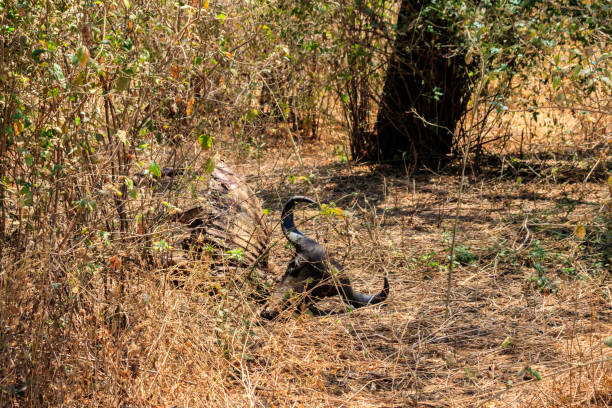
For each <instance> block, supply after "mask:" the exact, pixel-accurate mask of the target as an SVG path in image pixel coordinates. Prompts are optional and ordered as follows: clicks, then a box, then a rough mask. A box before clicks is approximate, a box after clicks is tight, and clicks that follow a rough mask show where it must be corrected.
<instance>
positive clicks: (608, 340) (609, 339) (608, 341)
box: [604, 336, 612, 347]
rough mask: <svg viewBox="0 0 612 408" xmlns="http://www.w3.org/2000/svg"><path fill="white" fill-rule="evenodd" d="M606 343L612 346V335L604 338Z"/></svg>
mask: <svg viewBox="0 0 612 408" xmlns="http://www.w3.org/2000/svg"><path fill="white" fill-rule="evenodd" d="M604 344H605V345H606V346H608V347H612V336H608V337H606V338H605V339H604Z"/></svg>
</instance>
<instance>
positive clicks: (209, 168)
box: [204, 158, 215, 174]
mask: <svg viewBox="0 0 612 408" xmlns="http://www.w3.org/2000/svg"><path fill="white" fill-rule="evenodd" d="M214 170H215V162H214V160H213V159H211V158H208V160H206V167H205V168H204V171H205V172H206V174H210V173H212V172H213V171H214Z"/></svg>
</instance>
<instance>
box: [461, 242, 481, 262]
mask: <svg viewBox="0 0 612 408" xmlns="http://www.w3.org/2000/svg"><path fill="white" fill-rule="evenodd" d="M477 260H478V256H476V255H474V254H472V253H471V252H470V250H469V249H468V248H467V247H466V246H465V245H461V244H458V245H457V246H455V262H458V263H459V264H461V265H469V264H471V263H472V262H475V261H477Z"/></svg>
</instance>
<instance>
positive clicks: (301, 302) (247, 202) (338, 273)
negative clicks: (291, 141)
mask: <svg viewBox="0 0 612 408" xmlns="http://www.w3.org/2000/svg"><path fill="white" fill-rule="evenodd" d="M179 173H180V172H177V171H164V175H166V174H168V175H169V176H171V177H175V176H176V175H177V174H179ZM199 200H200V203H201V204H199V205H196V206H193V207H192V208H190V209H189V210H186V211H181V212H179V213H178V214H176V215H175V216H174V217H173V219H174V220H175V221H178V222H180V223H182V224H184V225H186V227H187V229H188V230H189V231H190V237H189V238H187V239H184V240H183V244H182V247H183V248H184V249H194V247H202V246H203V245H204V246H208V247H209V248H210V247H213V248H215V250H216V255H217V256H216V257H217V259H221V261H222V262H220V263H219V264H218V265H217V266H218V267H221V266H222V265H221V263H222V264H223V266H224V267H228V264H230V265H232V264H233V266H237V267H243V268H249V269H251V270H253V268H258V269H259V270H260V271H262V272H263V273H264V276H265V274H266V273H269V272H270V270H271V269H272V268H271V266H270V265H268V251H269V248H270V245H269V239H270V230H269V228H268V225H267V224H266V223H265V220H264V219H263V214H264V212H263V210H262V208H261V204H260V201H259V199H258V198H257V197H256V196H255V195H254V194H253V192H252V190H251V189H250V188H249V187H248V186H247V185H246V184H245V183H244V182H243V181H242V179H241V178H240V177H238V176H237V175H236V173H235V172H234V171H233V170H232V169H231V168H230V167H229V166H227V165H226V164H224V163H223V162H218V163H217V165H216V167H215V169H214V171H213V172H212V173H211V178H210V182H209V185H208V188H207V189H206V191H205V192H203V194H202V197H201V198H200V199H199ZM298 202H304V203H315V202H314V201H313V200H311V199H309V198H306V197H301V196H296V197H292V198H290V199H289V200H288V201H287V202H286V204H285V205H284V207H283V211H282V216H281V227H282V230H283V233H284V235H285V237H286V238H287V240H288V241H289V242H290V243H291V244H292V245H293V246H294V247H295V250H296V253H295V256H294V257H293V259H292V260H291V261H290V262H289V265H288V267H287V270H286V272H285V274H284V275H283V277H282V278H281V280H280V282H279V283H278V284H277V285H276V287H275V288H274V290H273V291H272V296H271V297H270V300H271V301H270V302H269V303H268V304H267V305H266V307H265V308H264V311H263V312H262V316H263V317H265V318H274V317H275V316H277V315H278V313H279V312H280V311H281V310H283V309H287V308H290V307H292V305H293V306H295V307H297V308H299V309H302V308H307V309H309V310H311V311H312V312H313V313H314V314H317V315H319V314H322V313H323V312H321V311H319V310H318V309H317V308H316V306H315V302H316V301H317V300H319V299H322V298H326V297H330V296H335V295H339V296H340V297H341V298H342V299H343V300H344V301H345V302H346V303H348V304H349V305H350V306H352V307H361V306H366V305H370V304H375V303H380V302H382V301H384V300H385V299H386V298H387V295H388V293H389V282H388V281H387V278H386V277H385V278H384V287H383V290H382V291H381V292H380V293H378V294H376V295H367V294H362V293H359V292H356V291H355V290H354V289H353V288H352V286H351V283H350V280H349V278H348V277H347V276H346V275H345V274H344V272H343V270H342V266H341V265H340V264H338V263H337V262H336V261H334V260H333V259H331V258H330V257H329V255H328V253H327V251H326V250H325V248H324V247H323V246H322V245H320V244H319V243H318V242H316V241H315V240H314V239H312V238H310V237H307V236H305V235H304V234H303V233H302V232H300V231H299V230H298V229H297V228H296V226H295V223H294V220H293V209H294V206H295V204H296V203H298ZM315 204H316V203H315ZM236 252H239V253H240V256H239V257H230V259H228V257H227V256H226V255H227V254H228V253H234V254H236ZM183 261H185V260H183ZM291 294H295V295H296V297H297V298H298V299H297V301H296V300H295V299H294V298H293V297H292V296H291Z"/></svg>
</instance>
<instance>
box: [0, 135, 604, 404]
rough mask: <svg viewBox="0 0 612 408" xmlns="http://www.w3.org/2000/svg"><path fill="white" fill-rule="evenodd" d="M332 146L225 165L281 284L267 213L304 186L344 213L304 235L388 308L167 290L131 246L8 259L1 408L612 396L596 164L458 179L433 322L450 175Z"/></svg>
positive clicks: (219, 288)
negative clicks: (263, 305)
mask: <svg viewBox="0 0 612 408" xmlns="http://www.w3.org/2000/svg"><path fill="white" fill-rule="evenodd" d="M339 142H341V139H334V138H332V137H327V138H325V139H324V140H322V141H320V143H317V144H316V145H304V146H302V147H301V148H302V152H300V158H301V161H302V163H303V166H301V165H300V164H299V163H298V160H297V157H296V152H295V151H294V150H293V147H292V145H291V144H289V143H286V144H284V143H279V144H278V145H277V146H276V147H271V148H269V149H268V150H263V151H261V152H260V154H261V155H260V157H259V158H258V159H253V158H251V157H248V155H247V154H246V153H245V152H244V151H239V150H234V151H233V152H227V153H226V156H227V157H233V158H234V159H233V161H234V162H235V163H234V164H235V165H236V166H237V167H238V168H239V170H240V172H242V173H243V174H245V176H246V177H247V179H248V180H249V182H250V184H251V185H252V186H253V187H254V189H255V190H256V193H257V194H258V195H259V196H260V197H262V198H263V200H264V207H266V208H269V209H270V210H271V211H270V214H269V216H268V221H269V222H270V223H272V224H274V226H275V227H274V229H273V230H274V232H273V241H274V242H275V244H276V245H275V246H274V247H273V250H272V263H273V264H274V265H275V269H276V270H277V272H278V274H279V275H280V274H281V273H282V270H283V268H284V265H285V264H286V262H287V261H288V260H289V258H290V256H291V252H290V250H288V249H283V246H284V239H283V238H282V236H281V234H280V232H279V228H277V227H278V226H277V225H276V224H275V223H276V222H277V220H278V219H279V207H280V204H281V203H282V200H284V199H285V198H286V197H288V196H290V195H292V194H304V195H309V196H312V197H316V198H317V199H318V200H319V201H320V202H322V203H326V204H330V203H331V202H334V203H335V205H337V206H338V207H339V208H342V209H343V216H342V217H335V216H317V214H318V213H317V212H315V211H314V210H312V209H310V210H305V211H303V212H302V211H300V212H299V213H298V215H297V217H298V219H299V220H301V221H303V220H308V221H306V222H304V224H303V225H302V227H301V229H303V230H305V231H307V232H308V233H309V234H310V235H312V236H313V237H315V238H316V239H318V240H319V241H320V242H323V243H325V245H326V246H327V247H328V248H329V249H330V251H332V253H333V254H334V256H335V258H336V259H337V260H339V261H341V262H343V263H344V264H345V268H346V270H347V272H348V274H349V275H350V276H351V278H352V279H353V282H354V284H355V286H356V287H357V288H358V289H360V290H362V291H365V292H374V291H378V290H380V287H381V286H382V276H383V274H384V273H386V274H388V276H389V280H390V282H391V295H390V298H389V300H388V301H387V302H386V303H385V304H383V305H377V306H374V307H369V308H365V309H360V310H355V311H352V312H350V313H344V314H339V315H332V316H328V317H323V318H312V317H310V316H308V315H301V316H297V315H293V316H292V315H290V314H289V313H287V314H286V315H285V316H284V318H282V319H279V320H277V321H273V322H267V321H262V320H260V319H259V318H258V312H259V309H260V306H259V305H258V304H257V303H256V302H254V301H253V300H252V299H251V298H249V293H250V292H251V291H252V288H251V287H250V286H249V283H248V280H247V279H246V277H245V275H244V274H231V273H225V274H219V273H218V272H215V271H211V270H210V268H209V267H208V266H207V265H206V263H198V262H194V263H193V264H192V265H190V266H189V271H188V272H189V273H188V274H187V275H184V276H183V277H182V279H183V280H184V282H183V284H182V286H180V287H177V286H176V285H174V284H173V283H172V281H173V280H175V279H176V273H175V272H173V271H169V270H166V269H163V268H161V267H159V268H151V267H149V266H145V265H147V264H146V263H142V262H140V261H139V260H138V257H134V256H130V254H129V247H126V248H124V251H122V252H120V253H118V254H116V253H113V254H108V257H109V259H108V262H107V263H100V264H99V265H98V266H96V267H93V268H91V269H86V270H85V269H77V268H76V266H75V265H77V264H82V262H81V261H82V259H81V258H86V257H87V254H84V253H80V252H79V251H78V250H77V251H74V253H70V254H69V256H67V254H65V253H64V254H54V253H53V252H52V251H51V250H50V249H48V247H49V245H47V244H44V243H41V245H39V247H38V250H37V252H36V253H32V254H29V256H27V257H25V256H21V257H20V256H19V255H18V254H14V253H11V252H8V251H5V252H4V259H3V260H2V263H3V264H2V270H3V271H4V272H3V273H2V275H1V276H0V284H1V285H2V293H3V294H4V295H3V299H2V303H1V309H0V310H1V311H2V313H1V316H2V317H1V320H2V327H3V332H2V335H1V338H0V339H1V340H2V353H3V354H2V364H3V369H2V371H1V373H2V376H1V377H0V386H1V387H2V388H1V392H2V394H1V395H2V397H1V398H0V401H2V403H1V404H0V406H3V407H4V406H6V407H9V406H15V407H17V406H34V405H42V406H60V405H62V404H63V406H69V407H79V406H105V407H106V406H126V407H127V406H130V407H173V406H177V407H200V406H202V407H204V406H211V407H213V406H214V407H217V406H218V407H222V406H232V407H235V406H245V407H247V406H249V407H297V406H303V407H340V406H359V407H370V406H371V407H404V406H421V407H428V406H430V407H441V406H445V407H464V406H486V407H523V406H534V407H566V406H576V407H578V406H580V407H582V406H590V407H606V406H610V405H612V400H611V399H610V395H612V362H611V361H610V358H611V357H612V349H610V348H607V347H606V346H604V344H603V339H604V338H605V337H606V336H610V335H611V334H612V303H611V300H610V299H611V294H610V272H609V270H607V269H606V268H609V264H606V260H605V259H604V258H605V256H606V255H605V254H604V253H603V252H602V251H604V250H606V249H605V248H606V247H605V244H604V245H603V246H598V245H599V244H600V243H601V240H602V239H603V238H602V235H603V234H604V233H605V231H606V225H605V211H606V209H605V205H604V203H605V201H606V200H609V191H608V188H607V186H606V185H605V182H603V181H602V175H604V174H605V171H604V172H602V171H601V168H600V167H597V169H596V171H595V172H591V174H592V176H591V177H590V179H589V180H588V181H587V182H586V183H584V182H582V181H583V180H584V176H585V174H587V173H588V172H589V171H590V170H591V168H590V167H589V166H590V165H589V164H585V163H588V162H587V161H580V160H575V161H574V162H573V163H568V162H561V161H558V162H555V163H550V162H547V161H541V162H537V163H535V162H527V163H526V165H527V167H525V166H523V167H521V168H519V165H518V164H517V163H510V165H508V164H506V168H505V170H504V174H503V175H502V172H501V171H500V168H495V169H492V170H485V171H483V172H482V173H474V174H472V175H470V176H469V177H468V178H467V185H466V189H465V193H464V194H465V195H464V201H463V202H464V204H463V207H462V210H461V213H460V224H459V225H460V227H459V231H458V242H459V244H460V245H461V247H462V248H463V250H462V251H463V252H461V253H462V256H463V257H464V258H463V260H464V261H465V262H463V264H461V265H458V266H457V267H456V269H455V271H454V274H453V284H452V294H451V300H452V301H451V304H450V310H451V314H450V315H449V316H448V317H445V297H446V279H447V277H446V272H445V270H444V268H445V265H446V262H447V261H446V260H447V256H448V247H449V243H450V240H449V238H450V235H449V233H450V231H451V229H452V225H453V218H454V213H455V212H454V211H455V203H456V194H457V191H458V183H459V179H458V177H456V176H449V175H444V174H434V173H431V174H421V175H419V176H417V177H412V176H408V175H406V174H404V173H403V172H401V171H398V170H393V169H387V168H384V167H373V166H352V165H350V164H343V163H341V161H339V159H338V157H337V156H334V155H333V154H332V151H333V149H334V146H335V145H336V144H338V143H339ZM245 156H246V158H245ZM585 160H586V159H585ZM536 165H538V166H539V167H537V168H536ZM513 166H514V167H513ZM552 166H556V167H557V168H558V169H561V171H557V172H556V173H555V172H552V171H551V168H552ZM581 166H582V167H581ZM529 168H531V170H529ZM531 171H533V172H537V173H538V174H539V176H535V175H531V176H530V175H529V174H530V172H531ZM479 174H482V175H479ZM519 174H521V175H522V179H521V180H520V181H519V180H518V179H517V175H519ZM577 223H582V224H584V225H586V227H587V237H586V238H585V239H584V240H581V239H579V238H578V237H576V236H575V235H574V234H573V228H574V226H575V225H576V224H577ZM598 243H599V244H598ZM602 248H603V249H602ZM112 256H116V258H112ZM55 257H57V259H62V260H66V259H68V260H73V261H74V262H73V263H72V264H71V263H66V261H64V263H62V264H60V263H59V262H54V261H53V259H56V258H55ZM470 257H471V258H470ZM15 259H20V261H19V263H11V262H12V261H11V260H15ZM50 259H51V262H49V260H50ZM92 261H95V260H92ZM607 262H609V261H607ZM538 270H539V271H543V273H542V274H543V275H544V276H545V277H546V279H547V280H545V281H538V280H537V277H538V276H539V274H538ZM59 276H63V277H66V278H67V281H68V282H69V284H68V285H57V283H56V282H57V281H59V280H60V279H59ZM80 282H87V285H81V284H80ZM326 303H327V306H328V307H330V308H336V309H337V310H342V306H341V305H340V302H339V301H337V300H332V301H328V302H326ZM527 367H528V368H530V369H531V370H532V371H530V370H529V369H526V368H527ZM533 370H535V372H537V373H539V374H541V375H542V376H543V378H542V380H541V381H534V380H533V378H534V374H533ZM22 385H23V386H24V387H21V386H22ZM20 387H21V388H20Z"/></svg>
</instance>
